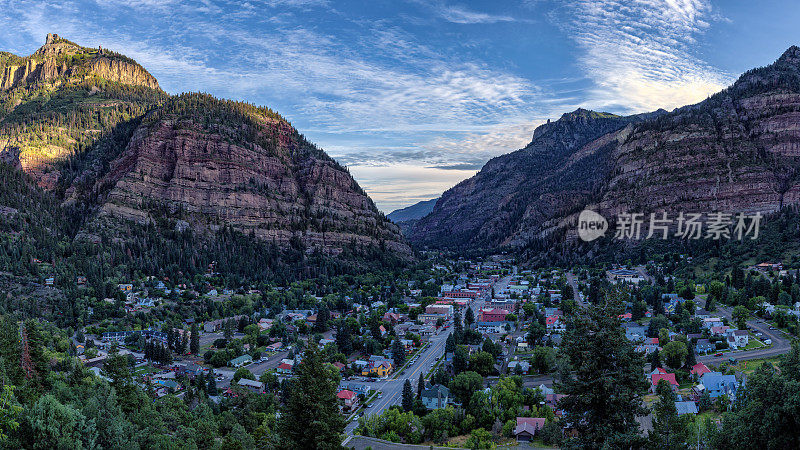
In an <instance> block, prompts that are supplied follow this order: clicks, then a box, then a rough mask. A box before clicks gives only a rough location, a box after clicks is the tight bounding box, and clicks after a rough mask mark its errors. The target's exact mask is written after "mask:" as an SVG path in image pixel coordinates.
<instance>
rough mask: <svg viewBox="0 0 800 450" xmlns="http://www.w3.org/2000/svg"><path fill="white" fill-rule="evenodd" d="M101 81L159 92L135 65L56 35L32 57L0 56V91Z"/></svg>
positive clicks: (110, 53) (112, 54) (51, 35)
mask: <svg viewBox="0 0 800 450" xmlns="http://www.w3.org/2000/svg"><path fill="white" fill-rule="evenodd" d="M91 77H98V78H102V79H106V80H109V81H114V82H118V83H124V84H128V85H132V86H146V87H149V88H152V89H158V88H159V86H158V81H156V79H155V77H153V76H152V75H150V74H149V73H148V72H147V71H146V70H145V69H144V68H143V67H142V66H140V65H139V64H137V63H136V62H135V61H133V60H131V59H129V58H126V57H124V56H122V55H119V54H116V53H114V52H110V51H108V50H103V49H102V48H86V47H81V46H79V45H77V44H75V43H73V42H70V41H67V40H66V39H62V38H60V37H59V36H58V35H56V34H48V35H47V40H46V41H45V44H44V45H43V46H42V47H41V48H39V49H38V50H37V51H36V52H34V53H33V54H32V55H30V56H26V57H19V56H16V55H13V54H11V53H6V52H3V53H0V90H6V91H8V90H12V89H15V88H22V87H28V88H30V87H31V86H29V85H33V84H40V83H46V82H53V81H55V80H57V79H59V78H62V79H61V80H59V81H60V82H68V81H70V80H69V79H70V78H72V79H73V80H72V81H74V79H86V78H91Z"/></svg>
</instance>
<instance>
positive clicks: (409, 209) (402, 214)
mask: <svg viewBox="0 0 800 450" xmlns="http://www.w3.org/2000/svg"><path fill="white" fill-rule="evenodd" d="M437 200H439V199H438V198H432V199H430V200H423V201H421V202H417V203H414V204H413V205H411V206H406V207H405V208H400V209H396V210H394V211H392V212H390V213H389V214H388V215H387V216H386V217H387V218H388V219H389V220H391V221H392V222H394V223H400V222H407V221H409V220H418V219H421V218H423V217H425V216H427V215H428V214H429V213H430V212H431V211H433V206H434V205H436V201H437Z"/></svg>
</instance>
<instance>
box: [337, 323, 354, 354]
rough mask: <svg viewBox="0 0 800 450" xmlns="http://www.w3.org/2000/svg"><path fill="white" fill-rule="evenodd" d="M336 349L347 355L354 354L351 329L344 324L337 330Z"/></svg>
mask: <svg viewBox="0 0 800 450" xmlns="http://www.w3.org/2000/svg"><path fill="white" fill-rule="evenodd" d="M336 347H338V348H339V351H340V352H342V353H344V354H345V355H349V354H350V353H352V352H353V338H352V336H351V335H350V328H349V327H348V326H347V324H346V323H344V322H342V323H340V324H339V326H338V327H337V328H336Z"/></svg>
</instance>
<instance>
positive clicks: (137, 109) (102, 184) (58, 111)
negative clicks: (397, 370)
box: [0, 35, 411, 259]
mask: <svg viewBox="0 0 800 450" xmlns="http://www.w3.org/2000/svg"><path fill="white" fill-rule="evenodd" d="M0 68H4V72H3V73H6V74H8V75H7V76H6V77H4V78H3V80H2V83H3V85H4V86H7V87H6V88H4V89H5V90H0V100H2V102H0V103H2V104H3V105H5V107H6V109H5V110H4V112H3V113H0V146H2V147H0V150H2V151H1V152H0V157H2V158H3V159H5V160H8V161H11V162H14V164H17V165H18V166H19V167H21V168H22V169H23V170H24V171H25V172H27V173H29V174H30V175H32V176H33V178H34V180H35V181H36V182H37V184H39V186H40V187H42V188H44V189H46V190H47V191H49V192H50V193H51V194H52V195H54V196H56V197H57V198H58V199H60V201H62V202H63V204H64V205H65V206H66V207H69V208H74V209H76V210H78V211H81V215H82V216H83V220H84V222H83V223H82V225H81V226H80V230H79V232H78V235H79V236H90V237H91V239H92V240H93V241H96V240H97V239H99V237H98V236H106V235H109V234H110V236H109V237H111V238H112V239H116V240H122V241H124V239H125V233H126V227H127V226H128V225H126V223H138V224H142V225H144V226H146V227H147V226H151V225H153V224H158V228H159V229H164V225H167V226H168V227H167V228H168V229H171V230H179V231H186V230H191V231H192V232H193V233H194V234H196V235H199V236H208V237H211V236H213V235H215V233H216V232H217V231H218V230H221V229H222V228H231V229H234V230H238V231H240V232H242V233H245V234H248V235H252V236H254V237H256V238H259V239H261V240H263V241H266V242H269V243H274V244H275V245H276V246H277V248H282V247H284V248H285V247H289V246H291V247H292V248H293V249H295V250H297V249H306V250H307V251H309V252H310V251H321V252H322V253H326V254H329V255H331V254H333V255H336V254H340V253H342V252H347V253H348V254H358V253H359V252H361V253H364V252H373V251H385V252H386V253H387V254H391V255H394V256H399V257H401V258H406V259H407V258H410V257H411V250H410V247H409V246H408V245H407V244H406V243H405V241H404V239H403V237H402V235H401V234H400V231H399V228H398V227H397V226H396V225H394V224H393V223H391V222H390V221H389V220H387V219H386V218H385V217H384V216H383V214H381V213H380V212H379V211H378V210H377V208H376V207H375V205H374V204H373V202H372V200H371V199H370V198H369V197H368V196H367V195H366V193H364V191H363V190H362V189H361V188H360V187H359V186H358V184H357V183H356V182H355V180H354V179H353V178H352V177H351V176H350V174H349V173H348V172H347V170H346V169H344V168H343V167H341V166H340V165H339V164H337V163H336V162H335V161H334V160H333V159H331V158H330V157H328V155H326V154H325V152H323V151H322V150H320V149H318V148H317V147H316V146H314V145H313V144H311V143H309V142H308V141H307V140H306V139H305V138H304V137H303V136H302V135H300V134H299V133H298V131H297V130H296V129H295V128H294V127H292V126H291V124H289V123H288V122H287V121H286V120H285V119H283V118H282V117H281V116H280V115H278V114H277V113H275V112H273V111H271V110H269V109H267V108H258V107H255V106H252V105H249V104H245V103H239V102H230V101H225V100H218V99H215V98H213V97H210V96H208V95H200V94H181V95H178V96H168V95H166V94H165V93H164V92H163V91H161V90H160V89H159V88H158V82H157V81H156V80H155V78H153V77H152V76H151V75H150V74H149V73H147V71H146V70H144V69H143V68H141V66H139V65H138V64H137V63H136V62H135V61H133V60H130V59H129V58H126V57H125V56H123V55H119V54H116V53H114V52H110V51H108V50H103V49H86V48H84V47H80V46H78V45H77V44H74V43H71V42H69V41H66V40H64V39H62V38H59V37H58V36H56V35H48V38H47V42H46V44H45V45H44V46H43V47H42V48H41V49H39V50H37V51H36V52H35V53H34V54H33V55H31V56H30V57H26V58H18V57H14V56H13V55H9V54H4V55H3V59H0ZM43 94H46V95H43ZM17 162H18V163H17Z"/></svg>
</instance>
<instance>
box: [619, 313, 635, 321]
mask: <svg viewBox="0 0 800 450" xmlns="http://www.w3.org/2000/svg"><path fill="white" fill-rule="evenodd" d="M617 317H619V318H620V319H621V320H622V321H623V322H630V321H631V320H632V319H633V314H631V313H625V314H620V315H619V316H617Z"/></svg>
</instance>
